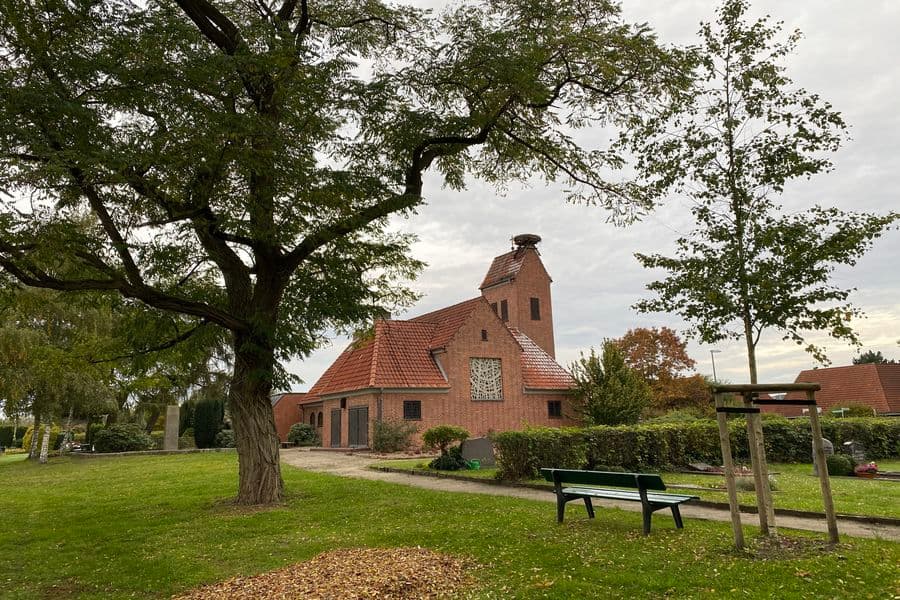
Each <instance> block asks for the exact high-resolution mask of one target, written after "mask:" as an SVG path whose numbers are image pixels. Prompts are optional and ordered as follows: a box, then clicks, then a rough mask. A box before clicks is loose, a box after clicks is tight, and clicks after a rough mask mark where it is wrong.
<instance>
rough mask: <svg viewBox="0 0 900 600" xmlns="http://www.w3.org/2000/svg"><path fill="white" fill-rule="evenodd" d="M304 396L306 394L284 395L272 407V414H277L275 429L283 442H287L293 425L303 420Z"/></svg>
mask: <svg viewBox="0 0 900 600" xmlns="http://www.w3.org/2000/svg"><path fill="white" fill-rule="evenodd" d="M304 396H306V394H299V393H298V394H284V395H282V397H281V399H280V400H279V401H278V402H277V403H276V404H275V406H273V407H272V412H273V413H274V414H275V429H276V430H277V431H278V439H280V440H281V441H282V442H286V441H287V435H288V432H289V431H290V430H291V425H293V424H294V423H299V422H300V421H301V420H302V417H303V412H302V409H301V407H300V401H301V400H303V398H304Z"/></svg>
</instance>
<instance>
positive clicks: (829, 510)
mask: <svg viewBox="0 0 900 600" xmlns="http://www.w3.org/2000/svg"><path fill="white" fill-rule="evenodd" d="M806 398H807V399H808V400H811V401H812V402H813V403H812V404H810V406H809V424H810V427H811V428H812V436H813V449H814V451H815V453H816V464H818V465H819V468H818V471H819V485H820V486H821V488H822V502H823V503H824V504H825V518H826V519H827V521H828V541H829V542H831V543H832V544H837V543H838V541H839V539H838V528H837V518H836V517H835V514H834V500H833V499H832V497H831V480H830V479H829V478H828V467H827V465H826V463H825V445H824V444H823V443H822V427H821V425H819V414H818V413H819V410H818V408H817V407H816V404H815V401H816V393H815V392H814V391H812V390H810V391H807V392H806Z"/></svg>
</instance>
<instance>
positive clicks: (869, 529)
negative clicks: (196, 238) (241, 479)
mask: <svg viewBox="0 0 900 600" xmlns="http://www.w3.org/2000/svg"><path fill="white" fill-rule="evenodd" d="M281 460H282V462H284V463H286V464H289V465H291V466H294V467H298V468H300V469H305V470H308V471H317V472H320V473H331V474H333V475H340V476H342V477H354V478H357V479H374V480H378V481H387V482H390V483H397V484H400V485H409V486H413V487H420V488H426V489H431V490H440V491H444V492H465V493H472V494H488V495H492V496H511V497H513V498H523V499H526V500H539V501H543V502H555V501H556V500H555V497H554V496H553V494H552V493H549V492H546V491H542V490H534V489H529V488H517V487H504V486H497V485H490V484H486V483H479V482H477V481H471V482H470V481H457V480H454V479H438V478H434V477H422V476H420V475H406V474H402V473H384V472H381V471H374V470H372V469H369V468H368V466H369V465H370V464H372V463H374V462H377V461H378V460H379V459H375V458H371V457H368V456H363V455H359V454H349V453H343V452H323V451H311V450H308V449H298V448H291V449H285V450H282V451H281ZM594 504H595V505H597V506H607V507H615V508H621V509H623V510H631V511H636V512H640V510H641V509H640V506H639V505H638V504H637V503H634V502H616V501H611V500H599V499H595V500H594ZM548 514H552V511H551V513H548ZM681 514H682V516H683V517H684V518H686V519H708V520H712V521H728V522H730V521H731V517H730V515H729V513H728V510H721V509H716V508H708V507H704V506H692V505H690V504H685V505H682V506H681ZM742 516H743V519H742V521H743V522H744V524H745V525H753V524H756V523H757V521H756V515H752V514H746V513H743V514H742ZM776 520H777V525H778V527H784V528H787V529H804V530H807V531H820V532H823V533H824V532H826V531H827V527H826V524H825V519H824V517H823V518H821V519H811V518H805V517H793V516H786V515H778V517H777V519H776ZM838 531H839V532H840V533H841V535H848V536H852V537H865V538H876V539H885V540H890V541H893V542H900V527H898V526H896V525H882V524H870V523H861V522H859V521H854V520H847V519H838Z"/></svg>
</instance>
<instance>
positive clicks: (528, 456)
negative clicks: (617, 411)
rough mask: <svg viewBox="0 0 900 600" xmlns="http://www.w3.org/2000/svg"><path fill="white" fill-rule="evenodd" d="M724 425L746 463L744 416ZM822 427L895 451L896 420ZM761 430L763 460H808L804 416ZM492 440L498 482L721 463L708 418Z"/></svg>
mask: <svg viewBox="0 0 900 600" xmlns="http://www.w3.org/2000/svg"><path fill="white" fill-rule="evenodd" d="M728 429H729V433H730V438H731V450H732V455H733V457H734V459H735V460H736V461H739V462H747V461H749V459H750V451H749V446H748V443H747V428H746V421H745V420H744V419H731V420H729V422H728ZM822 429H823V432H824V436H825V437H826V438H828V439H829V440H831V441H832V442H834V444H835V446H839V445H840V444H842V443H843V442H845V441H848V440H856V441H858V442H860V443H861V444H862V445H863V446H864V447H865V449H866V455H867V457H868V458H891V457H897V456H900V419H887V418H881V419H874V418H867V419H859V418H848V419H823V420H822ZM554 432H557V433H554ZM763 435H764V439H765V443H766V459H767V460H768V461H769V462H802V463H809V462H811V461H812V434H811V433H810V429H809V419H794V420H787V419H784V418H771V419H766V420H765V421H764V422H763ZM493 439H494V446H495V451H496V454H497V463H498V467H499V470H498V476H499V477H502V478H504V479H523V478H531V477H535V476H536V475H537V469H538V468H540V467H546V466H554V467H560V468H562V467H568V468H581V467H583V466H586V467H587V468H588V469H593V470H608V469H601V468H599V467H600V466H605V467H610V466H614V467H621V468H624V469H627V470H629V471H641V470H648V469H665V468H667V467H670V466H680V465H685V464H688V463H692V462H706V463H710V464H721V461H722V451H721V447H720V445H719V432H718V426H717V424H716V422H715V421H713V420H704V421H701V420H698V421H688V422H675V423H652V424H645V425H631V426H629V425H621V426H616V427H609V426H602V425H601V426H595V427H586V428H583V429H568V430H566V429H549V430H541V429H530V430H525V431H507V432H504V433H500V434H497V435H495V436H494V437H493ZM560 452H563V455H560V454H559V453H560ZM582 452H583V455H582ZM582 456H584V458H583V459H582V458H581V457H582ZM579 462H581V464H579Z"/></svg>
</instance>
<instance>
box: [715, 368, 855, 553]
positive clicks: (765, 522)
mask: <svg viewBox="0 0 900 600" xmlns="http://www.w3.org/2000/svg"><path fill="white" fill-rule="evenodd" d="M711 389H712V394H713V398H714V400H715V405H716V420H717V421H718V424H719V441H720V443H721V444H722V461H723V465H724V467H725V485H726V487H727V488H728V505H729V507H730V509H731V526H732V529H733V530H734V544H735V546H736V547H737V548H738V549H741V548H743V547H744V530H743V528H742V527H741V511H740V506H739V504H738V497H737V487H736V485H735V480H734V460H733V459H732V455H731V440H730V438H729V436H728V422H727V417H726V415H727V414H728V413H738V414H744V415H746V417H747V442H748V444H749V446H750V466H751V468H752V469H753V478H754V481H755V487H756V503H757V512H758V514H759V528H760V530H761V531H762V533H763V535H774V534H775V533H776V530H775V506H774V504H773V503H772V494H771V491H770V490H769V467H768V465H767V464H766V447H765V443H764V441H763V429H762V417H761V416H760V410H759V406H760V405H766V404H768V405H781V406H792V405H804V406H808V407H809V424H810V427H811V429H812V438H813V452H814V453H815V462H816V464H817V465H818V469H817V472H818V475H819V485H820V487H821V488H822V502H823V504H824V506H825V518H826V520H827V521H828V541H829V542H830V543H832V544H836V543H837V542H838V530H837V518H836V517H835V513H834V501H833V499H832V497H831V480H830V479H829V478H828V469H827V468H826V465H825V446H824V444H823V443H822V427H821V425H820V424H819V415H818V410H817V409H816V392H817V391H819V390H820V389H821V386H819V384H817V383H769V384H741V385H718V384H716V385H713V386H711ZM796 391H800V392H805V393H806V399H805V400H760V399H759V394H761V393H772V392H774V393H779V392H796ZM725 394H736V395H740V396H741V398H742V399H743V401H744V402H743V406H725V402H724V399H723V395H725Z"/></svg>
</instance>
